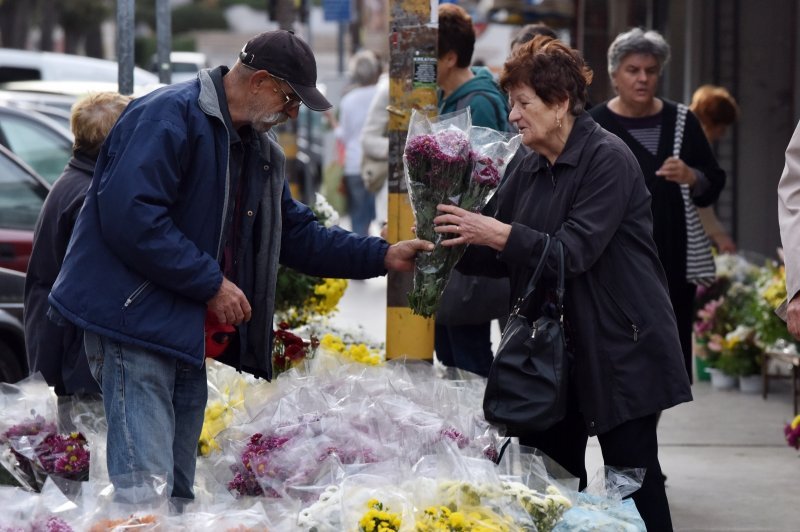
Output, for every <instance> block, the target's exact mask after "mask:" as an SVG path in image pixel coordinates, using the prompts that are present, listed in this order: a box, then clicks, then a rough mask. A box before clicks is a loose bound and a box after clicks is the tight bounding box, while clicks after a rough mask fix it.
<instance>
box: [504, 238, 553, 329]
mask: <svg viewBox="0 0 800 532" xmlns="http://www.w3.org/2000/svg"><path fill="white" fill-rule="evenodd" d="M550 242H551V240H550V235H547V234H546V235H544V250H543V251H542V258H541V260H539V264H537V265H536V269H535V270H534V271H533V275H531V279H530V281H528V284H527V286H526V287H525V292H524V293H523V295H522V296H520V297H519V299H517V304H516V305H514V309H513V310H512V311H511V313H512V314H519V310H520V309H521V308H522V307H523V305H524V304H525V302H526V301H527V300H528V298H529V297H531V295H532V294H533V291H534V290H535V289H536V283H537V282H539V278H540V277H541V276H542V272H543V271H544V265H545V263H546V262H547V255H548V254H549V253H550Z"/></svg>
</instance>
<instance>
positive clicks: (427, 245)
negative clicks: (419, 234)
mask: <svg viewBox="0 0 800 532" xmlns="http://www.w3.org/2000/svg"><path fill="white" fill-rule="evenodd" d="M420 251H433V242H428V241H427V240H420V239H418V238H415V239H414V240H401V241H400V242H398V243H397V244H392V245H391V246H389V249H388V250H387V251H386V256H385V257H384V258H383V265H384V266H385V267H386V269H387V270H391V271H396V272H410V271H413V270H414V261H415V260H416V258H417V253H419V252H420Z"/></svg>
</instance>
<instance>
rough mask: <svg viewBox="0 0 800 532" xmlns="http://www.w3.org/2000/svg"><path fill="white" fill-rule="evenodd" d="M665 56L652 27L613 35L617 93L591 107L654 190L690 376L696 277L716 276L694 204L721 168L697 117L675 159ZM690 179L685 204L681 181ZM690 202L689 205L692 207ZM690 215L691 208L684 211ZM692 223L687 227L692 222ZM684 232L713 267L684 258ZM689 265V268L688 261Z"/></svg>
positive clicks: (711, 193)
mask: <svg viewBox="0 0 800 532" xmlns="http://www.w3.org/2000/svg"><path fill="white" fill-rule="evenodd" d="M668 60H669V45H668V44H667V43H666V42H665V41H664V38H663V37H661V35H660V34H658V33H657V32H655V31H647V32H644V31H642V30H641V29H638V28H636V29H633V30H630V31H628V32H625V33H621V34H620V35H618V36H617V38H616V39H615V40H614V42H613V43H611V46H610V47H609V49H608V72H609V74H610V76H611V80H612V84H613V85H614V90H615V91H616V92H617V96H615V97H614V98H612V99H611V100H609V101H608V102H605V103H603V104H600V105H598V106H596V107H593V108H592V110H591V111H590V112H591V114H592V117H593V118H594V119H595V120H596V121H597V123H598V124H600V125H601V126H603V127H604V128H605V129H607V130H608V131H610V132H612V133H614V134H615V135H617V136H618V137H619V138H621V139H622V140H623V141H624V142H625V144H627V145H628V147H629V148H630V149H631V151H632V152H633V154H634V155H635V156H636V159H637V160H638V161H639V164H640V165H641V167H642V172H643V173H644V179H645V182H646V183H647V188H648V189H649V190H650V193H651V194H652V196H653V199H652V210H653V238H654V239H655V242H656V247H657V248H658V255H659V257H660V258H661V263H662V264H663V265H664V271H665V272H666V274H667V283H668V285H669V293H670V299H671V301H672V307H673V309H674V310H675V318H676V320H677V322H678V334H679V336H680V340H681V349H682V351H683V357H684V363H685V365H686V371H687V373H688V374H689V379H690V380H691V378H692V321H693V318H694V296H695V292H696V290H697V283H702V282H705V281H707V280H708V279H709V278H711V279H713V275H714V270H713V262H712V261H711V258H710V255H709V254H708V252H709V245H710V244H709V242H708V240H707V239H706V238H705V233H703V232H702V225H700V224H699V223H698V222H699V218H698V217H697V214H696V212H697V211H696V209H694V205H697V206H698V207H706V206H708V205H711V204H712V203H713V202H715V201H716V200H717V198H718V197H719V194H720V192H721V191H722V187H723V186H724V185H725V172H724V171H723V170H722V169H721V168H720V167H719V165H718V164H717V161H716V159H715V158H714V154H713V153H712V152H711V148H710V146H709V145H708V141H707V140H706V137H705V134H704V133H703V129H702V127H701V126H700V123H699V122H698V120H697V118H695V116H694V115H693V114H692V113H691V112H688V114H687V115H686V122H685V127H684V129H683V139H682V142H681V151H680V157H673V156H672V155H673V148H674V145H675V125H676V118H677V116H678V107H677V105H676V104H675V103H673V102H670V101H668V100H664V99H662V98H656V90H657V88H658V82H659V78H660V76H661V70H662V68H663V67H664V64H665V63H666V62H667V61H668ZM682 184H684V185H688V187H689V196H690V198H691V202H690V203H689V205H688V207H689V209H687V208H686V207H687V206H686V204H685V202H684V199H683V197H682V195H681V194H682V193H681V185H682ZM691 203H694V205H692V204H691ZM690 209H691V210H693V211H694V212H693V213H689V210H690ZM689 215H691V216H694V218H695V225H694V227H695V229H694V231H700V233H699V234H697V233H696V232H695V233H692V225H691V220H690V219H689V218H688V216H689ZM687 234H695V237H696V238H697V239H698V240H699V242H698V245H702V246H705V252H706V260H707V261H709V266H708V268H710V270H709V269H708V268H702V267H700V266H699V261H700V259H699V258H693V260H691V261H690V260H687ZM691 263H694V270H695V271H694V272H693V271H691V268H690V271H688V272H687V264H691Z"/></svg>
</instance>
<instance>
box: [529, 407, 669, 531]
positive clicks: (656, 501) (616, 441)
mask: <svg viewBox="0 0 800 532" xmlns="http://www.w3.org/2000/svg"><path fill="white" fill-rule="evenodd" d="M571 404H572V405H575V402H574V401H572V402H571ZM657 422H658V415H657V414H652V415H650V416H646V417H642V418H638V419H633V420H631V421H628V422H625V423H623V424H622V425H619V426H617V427H614V428H613V429H611V430H610V431H608V432H606V433H604V434H600V435H598V436H597V439H598V441H599V442H600V449H601V450H602V452H603V461H604V462H605V465H606V466H610V467H627V468H642V467H643V468H646V469H647V472H646V473H645V476H644V481H643V482H642V487H641V488H639V489H638V490H637V491H636V492H634V493H633V495H632V496H631V497H632V498H633V501H634V502H635V503H636V508H637V509H638V510H639V514H640V515H641V516H642V519H643V520H644V523H645V525H646V526H647V530H648V531H649V532H660V531H671V530H672V518H671V517H670V513H669V503H668V502H667V492H666V490H665V488H664V478H663V477H662V475H661V465H660V464H659V462H658V438H657V436H656V424H657ZM588 439H589V436H588V433H587V431H586V425H585V422H584V419H583V415H582V414H581V413H580V412H578V411H577V407H574V406H573V407H572V409H571V410H570V411H569V412H568V413H567V416H566V417H565V418H564V419H563V420H561V421H560V422H559V423H557V424H556V425H554V426H553V427H551V428H550V429H548V430H547V431H545V432H541V433H536V434H527V435H520V437H519V442H520V444H521V445H525V446H528V447H535V448H536V449H539V450H540V451H542V452H543V453H545V454H546V455H548V456H549V457H550V458H552V459H553V460H555V461H556V462H558V463H559V464H561V466H562V467H564V468H565V469H566V470H567V471H569V472H570V473H571V474H572V475H574V476H576V477H578V478H579V479H580V489H581V490H582V489H584V488H585V487H586V483H587V479H586V463H585V461H586V442H587V441H588Z"/></svg>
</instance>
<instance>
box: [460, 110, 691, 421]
mask: <svg viewBox="0 0 800 532" xmlns="http://www.w3.org/2000/svg"><path fill="white" fill-rule="evenodd" d="M497 218H498V219H499V220H501V221H503V222H505V223H509V224H511V226H512V228H511V233H510V235H509V238H508V241H507V243H506V246H505V249H504V250H503V251H502V252H500V253H496V252H494V251H493V250H491V249H489V248H486V247H477V246H472V247H470V248H468V249H467V252H466V253H465V255H464V258H463V259H462V261H461V262H460V263H459V268H460V269H462V270H463V271H467V272H469V273H482V274H484V275H509V276H510V278H511V292H512V297H519V295H521V294H522V292H523V290H524V288H525V285H526V284H527V282H528V280H529V278H530V275H531V274H532V272H533V269H534V267H535V266H536V265H537V263H538V262H539V261H540V260H541V258H542V257H541V254H542V247H543V242H544V235H545V233H547V234H550V235H551V236H553V237H554V238H556V239H558V240H560V241H561V242H562V243H563V244H564V252H565V262H566V277H567V282H566V296H565V320H566V322H567V333H568V337H569V342H570V344H571V346H572V349H573V350H574V355H575V362H574V366H573V369H574V373H573V377H572V379H571V385H572V386H573V387H574V390H575V392H576V394H577V397H578V400H579V402H580V405H579V406H580V410H581V412H582V413H583V416H584V418H585V420H586V425H587V430H588V432H589V434H591V435H595V434H601V433H604V432H606V431H608V430H610V429H612V428H614V427H616V426H618V425H619V424H621V423H624V422H626V421H628V420H632V419H636V418H640V417H643V416H647V415H649V414H653V413H655V412H659V411H661V410H664V409H666V408H669V407H671V406H674V405H676V404H679V403H682V402H685V401H690V400H691V399H692V395H691V390H690V387H689V380H688V376H687V375H686V370H685V369H684V365H683V357H682V354H681V347H680V344H679V342H678V334H677V330H676V326H675V317H674V314H673V312H672V306H671V305H670V301H669V297H668V294H667V287H666V279H665V276H664V271H663V269H662V266H661V263H660V261H659V259H658V256H657V254H656V247H655V244H654V242H653V237H652V215H651V212H650V194H649V192H648V191H647V187H646V186H645V183H644V179H643V177H642V172H641V169H640V168H639V165H638V163H637V162H636V159H635V158H634V156H633V154H632V153H631V151H630V150H629V149H628V147H627V146H626V145H625V144H624V143H623V142H622V141H621V140H620V139H619V138H617V137H616V136H614V135H612V134H610V133H608V132H607V131H605V130H603V129H602V128H601V127H600V126H598V125H597V124H596V123H595V122H594V120H592V118H591V116H589V114H588V113H585V112H584V113H583V114H581V115H580V116H578V117H577V119H576V121H575V125H574V127H573V129H572V132H571V133H570V136H569V138H568V139H567V143H566V145H565V147H564V150H563V151H562V153H561V155H560V156H559V157H558V159H557V160H556V163H555V165H554V166H552V167H551V166H550V165H549V164H548V162H547V160H546V159H544V158H543V157H540V156H539V155H538V154H536V153H531V154H529V155H528V156H527V157H526V158H525V159H524V160H523V161H522V162H521V163H520V165H519V166H518V167H517V168H516V169H515V171H514V172H513V174H512V175H510V176H509V177H508V182H507V183H506V184H505V186H503V187H502V188H501V190H500V191H498V213H497ZM555 265H556V257H555V254H552V253H551V254H550V256H549V257H548V258H547V266H548V267H547V268H545V273H544V278H543V280H542V281H540V283H542V284H543V285H544V286H542V287H540V291H539V292H540V293H545V292H547V291H548V290H549V289H551V288H552V286H553V284H554V282H555V276H556V269H555ZM541 303H542V300H541V299H539V300H537V302H536V303H535V304H533V305H532V308H528V309H524V313H525V315H526V316H528V317H529V318H535V317H536V316H538V315H539V314H541V311H540V310H539V309H540V308H541Z"/></svg>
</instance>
